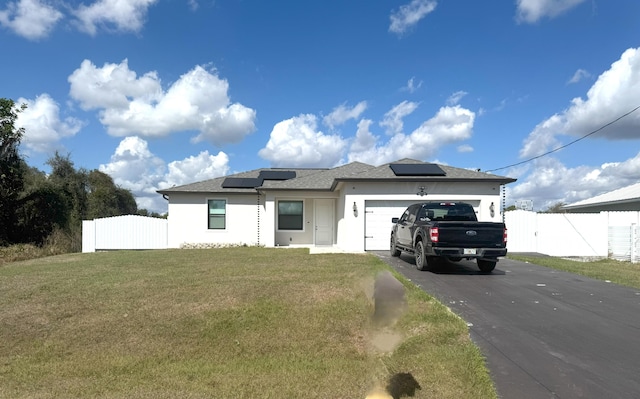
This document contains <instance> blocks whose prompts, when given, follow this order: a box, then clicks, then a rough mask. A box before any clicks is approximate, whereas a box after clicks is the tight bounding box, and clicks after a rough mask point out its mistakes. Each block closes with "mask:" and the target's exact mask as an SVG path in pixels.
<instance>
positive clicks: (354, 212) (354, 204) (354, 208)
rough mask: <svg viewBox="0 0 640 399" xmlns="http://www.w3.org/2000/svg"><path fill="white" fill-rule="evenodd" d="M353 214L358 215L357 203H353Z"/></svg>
mask: <svg viewBox="0 0 640 399" xmlns="http://www.w3.org/2000/svg"><path fill="white" fill-rule="evenodd" d="M353 216H355V217H358V205H356V203H355V202H354V203H353Z"/></svg>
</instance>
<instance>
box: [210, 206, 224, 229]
mask: <svg viewBox="0 0 640 399" xmlns="http://www.w3.org/2000/svg"><path fill="white" fill-rule="evenodd" d="M207 205H208V208H209V229H217V230H220V229H224V228H225V224H226V218H227V210H226V207H227V201H226V200H223V199H210V200H207Z"/></svg>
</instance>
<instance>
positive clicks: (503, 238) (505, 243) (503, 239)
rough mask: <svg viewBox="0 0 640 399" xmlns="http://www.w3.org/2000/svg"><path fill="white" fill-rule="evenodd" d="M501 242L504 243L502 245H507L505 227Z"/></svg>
mask: <svg viewBox="0 0 640 399" xmlns="http://www.w3.org/2000/svg"><path fill="white" fill-rule="evenodd" d="M502 242H504V245H507V228H506V227H505V228H504V230H503V231H502Z"/></svg>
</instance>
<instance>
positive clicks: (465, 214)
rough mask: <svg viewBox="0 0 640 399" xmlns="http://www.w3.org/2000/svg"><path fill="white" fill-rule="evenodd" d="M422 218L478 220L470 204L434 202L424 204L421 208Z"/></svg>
mask: <svg viewBox="0 0 640 399" xmlns="http://www.w3.org/2000/svg"><path fill="white" fill-rule="evenodd" d="M420 220H454V221H476V220H477V219H476V213H475V211H474V210H473V207H472V206H471V205H469V204H462V203H451V202H445V203H434V204H424V205H423V206H422V209H421V210H420Z"/></svg>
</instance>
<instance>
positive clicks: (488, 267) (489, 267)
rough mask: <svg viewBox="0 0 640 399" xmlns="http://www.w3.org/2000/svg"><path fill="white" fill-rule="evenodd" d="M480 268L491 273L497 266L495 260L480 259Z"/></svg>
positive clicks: (478, 261) (483, 271)
mask: <svg viewBox="0 0 640 399" xmlns="http://www.w3.org/2000/svg"><path fill="white" fill-rule="evenodd" d="M476 262H477V263H478V268H479V269H480V271H481V272H482V273H491V272H492V271H493V269H495V268H496V262H497V261H495V260H486V259H478V260H477V261H476Z"/></svg>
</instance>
